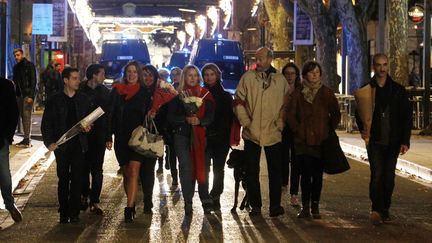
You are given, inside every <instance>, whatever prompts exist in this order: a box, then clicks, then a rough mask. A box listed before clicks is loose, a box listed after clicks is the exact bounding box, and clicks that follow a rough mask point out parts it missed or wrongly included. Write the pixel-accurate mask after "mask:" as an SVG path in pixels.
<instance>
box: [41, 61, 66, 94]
mask: <svg viewBox="0 0 432 243" xmlns="http://www.w3.org/2000/svg"><path fill="white" fill-rule="evenodd" d="M57 65H60V64H58V63H57V64H54V62H53V61H51V62H50V63H49V64H48V65H47V67H46V69H45V70H44V72H43V75H42V79H43V80H42V81H43V84H44V88H45V97H46V99H48V98H49V97H51V96H52V95H53V94H55V93H57V92H61V91H63V80H62V78H61V74H60V73H59V72H58V71H57V70H56V66H57Z"/></svg>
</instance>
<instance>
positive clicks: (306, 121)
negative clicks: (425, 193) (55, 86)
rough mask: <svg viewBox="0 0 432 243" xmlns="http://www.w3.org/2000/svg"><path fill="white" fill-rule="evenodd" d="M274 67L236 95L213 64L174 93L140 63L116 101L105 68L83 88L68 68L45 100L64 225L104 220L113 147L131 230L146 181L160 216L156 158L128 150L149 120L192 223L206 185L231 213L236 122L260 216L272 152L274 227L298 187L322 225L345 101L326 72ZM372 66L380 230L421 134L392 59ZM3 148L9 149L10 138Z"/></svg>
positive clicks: (205, 201)
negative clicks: (403, 161)
mask: <svg viewBox="0 0 432 243" xmlns="http://www.w3.org/2000/svg"><path fill="white" fill-rule="evenodd" d="M272 60H273V53H272V51H271V50H270V49H268V48H266V47H262V48H260V49H258V50H257V52H256V69H254V70H250V71H248V72H246V73H245V74H244V75H243V76H242V78H241V80H240V82H239V84H238V87H237V90H236V93H235V95H234V97H233V96H232V95H230V94H229V93H228V92H226V91H225V90H224V88H223V85H222V80H221V76H222V75H221V71H220V69H219V68H218V66H217V65H216V64H213V63H209V64H206V65H205V66H204V67H203V68H202V69H201V70H199V69H198V68H197V67H196V66H194V65H187V66H185V67H184V68H183V70H182V69H179V68H174V69H173V70H172V71H171V74H170V76H171V77H170V78H171V80H172V83H173V84H172V85H171V84H168V83H167V82H165V81H162V80H161V79H160V76H159V73H158V71H157V69H156V68H155V67H154V66H152V65H144V64H140V63H138V62H136V61H131V62H129V63H128V64H127V65H126V66H125V67H124V69H123V70H124V73H123V78H122V80H121V81H120V82H118V83H115V84H114V85H113V87H112V90H111V91H109V90H108V89H107V88H106V87H105V86H104V85H103V80H104V79H105V73H104V68H103V66H101V65H99V64H92V65H90V66H89V67H88V68H87V70H86V81H84V82H81V81H80V74H79V70H78V69H75V68H71V67H68V68H65V69H64V71H63V72H62V79H63V82H64V89H63V92H57V93H55V94H53V95H52V96H51V97H49V98H48V100H47V101H46V104H45V111H44V114H43V118H42V126H41V130H42V135H43V140H44V144H45V145H46V146H47V148H48V149H49V150H50V151H54V153H55V155H56V161H57V176H58V178H59V182H58V200H59V206H60V207H59V213H60V222H61V223H69V222H71V223H76V222H79V213H80V210H86V209H87V207H89V208H90V212H93V213H95V214H98V215H102V214H103V210H102V208H101V207H100V205H99V204H100V194H101V189H102V184H103V183H102V181H103V171H102V167H103V161H104V154H105V149H106V148H107V149H109V150H111V149H112V148H114V152H115V155H116V158H117V161H118V163H119V166H120V167H121V169H122V172H123V178H124V179H123V185H124V191H125V194H126V196H127V203H126V207H125V209H124V217H125V221H126V222H133V220H134V217H135V215H136V210H135V208H136V204H137V194H138V193H137V191H138V185H139V183H138V182H139V180H140V181H141V186H142V192H143V202H144V214H151V213H152V208H153V195H152V194H153V187H154V180H155V165H156V160H157V158H155V157H153V156H146V155H143V154H141V153H138V152H137V151H135V150H133V149H132V148H131V147H129V146H128V141H129V139H130V137H131V135H132V132H133V130H134V129H135V128H137V127H138V126H140V125H143V124H145V122H146V121H148V120H149V119H150V120H153V121H154V123H155V124H156V127H157V128H158V130H159V131H160V132H161V134H162V136H163V138H164V141H165V144H166V147H167V148H166V151H167V155H166V160H167V163H168V164H169V166H168V167H169V168H170V170H171V176H172V187H173V188H176V187H177V185H178V184H179V182H180V185H181V191H182V195H183V198H184V212H185V214H186V215H190V214H192V213H193V206H192V201H193V200H192V199H193V197H194V192H195V187H196V184H198V194H199V198H200V200H201V204H202V207H203V211H204V213H210V212H212V211H216V210H220V208H221V204H220V198H221V195H222V193H223V191H224V167H225V161H226V158H227V155H228V153H229V150H230V146H231V145H234V144H233V141H232V134H233V132H234V133H235V132H236V131H233V129H234V127H236V126H233V124H234V123H239V124H240V125H241V126H242V138H243V140H244V150H245V156H246V157H245V163H247V166H246V168H247V171H246V173H247V179H246V182H247V190H248V196H249V203H250V206H251V210H250V212H249V215H250V216H252V217H253V216H256V215H261V208H262V205H263V203H262V200H261V190H260V177H259V174H260V157H261V156H260V153H261V149H262V148H264V151H265V156H266V159H267V168H268V179H269V194H270V195H269V196H270V197H269V198H270V202H269V215H270V217H276V216H280V215H282V214H284V212H285V211H284V208H283V207H282V206H281V200H282V191H283V190H288V188H287V186H288V184H289V185H290V189H289V194H290V203H291V205H293V206H299V204H300V202H299V199H298V196H297V195H298V192H299V188H301V206H302V208H301V211H300V212H299V214H298V217H299V218H310V217H312V218H315V219H319V218H321V214H320V212H319V202H320V199H321V189H322V186H323V171H324V165H323V163H322V161H321V153H322V151H321V144H322V142H323V141H324V140H325V139H326V138H327V137H328V136H329V134H330V133H331V132H332V130H334V129H335V128H336V127H337V125H338V124H339V122H340V120H341V114H340V111H339V105H338V101H337V99H336V97H335V94H334V91H333V90H331V89H330V88H328V87H326V86H325V85H323V82H322V81H323V80H321V74H322V70H321V65H320V64H319V63H318V62H315V61H308V62H306V63H305V64H304V65H303V68H302V70H301V71H300V70H299V68H298V67H297V66H296V65H295V64H293V63H289V64H287V65H286V66H284V67H283V69H282V71H281V72H278V71H277V70H276V69H275V68H274V67H273V66H272V65H271V63H272ZM373 65H374V68H375V70H376V74H375V76H374V78H372V80H371V82H370V84H371V85H372V86H373V87H374V88H375V89H376V99H375V100H376V101H375V102H376V106H375V107H376V109H375V110H374V116H373V121H372V126H371V128H368V127H367V126H363V122H362V121H361V119H360V118H359V119H358V123H359V128H360V130H361V132H362V138H364V139H365V141H366V140H367V141H368V146H367V150H368V155H369V159H370V163H371V167H370V168H371V183H370V198H371V200H372V213H371V215H370V218H371V222H372V223H374V224H380V223H382V222H383V221H386V220H389V219H390V214H389V208H390V202H391V194H392V191H393V187H394V170H395V164H396V159H397V156H398V154H399V153H401V154H403V153H405V152H406V151H407V150H408V148H409V137H410V129H411V127H410V113H409V112H410V111H409V105H408V99H407V96H406V92H405V91H404V89H402V86H400V85H398V84H396V83H395V82H394V81H392V80H391V79H390V77H389V76H388V74H387V57H386V56H385V55H383V54H380V55H376V56H375V57H374V59H373ZM161 90H163V91H164V92H165V93H166V94H168V96H169V97H170V98H169V99H165V100H164V101H163V102H161V101H160V99H158V100H156V98H155V97H156V94H159V95H160V94H163V93H164V92H162V93H161ZM191 104H192V105H191ZM96 107H101V108H102V109H103V110H104V112H105V114H104V115H103V116H102V117H101V118H99V119H98V120H97V121H96V122H95V123H94V124H93V125H91V126H85V127H81V128H80V129H81V130H82V133H80V135H78V136H76V137H74V138H72V139H70V140H69V141H67V142H66V143H65V144H62V145H58V144H57V141H58V139H59V138H60V137H61V136H62V135H63V134H64V133H65V132H67V131H68V130H69V129H70V128H71V127H73V126H74V125H75V124H77V122H78V121H80V120H81V119H82V118H84V117H85V116H86V115H88V114H89V113H90V112H91V111H92V110H94V109H95V108H96ZM375 113H376V114H375ZM396 123H397V124H396ZM237 132H238V131H237ZM2 139H3V140H4V139H6V141H5V142H8V143H9V142H10V138H9V137H4V138H3V137H2ZM177 164H178V172H177ZM210 167H212V170H211V171H212V172H213V183H212V186H211V190H209V187H210V185H209V179H208V178H209V173H210ZM90 176H91V177H90ZM90 178H91V180H90ZM2 193H3V188H2ZM3 197H4V196H3ZM10 205H13V204H10ZM10 207H11V208H12V206H10Z"/></svg>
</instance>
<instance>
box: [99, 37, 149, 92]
mask: <svg viewBox="0 0 432 243" xmlns="http://www.w3.org/2000/svg"><path fill="white" fill-rule="evenodd" d="M132 60H136V61H139V62H140V63H143V64H148V63H150V55H149V51H148V48H147V44H146V43H145V41H144V40H142V39H121V40H105V41H104V42H103V43H102V54H101V57H100V64H102V65H103V66H104V67H105V76H106V80H105V83H106V84H107V85H110V84H112V82H114V81H115V80H118V79H119V78H121V75H122V69H123V67H124V66H125V65H126V64H127V63H128V62H129V61H132Z"/></svg>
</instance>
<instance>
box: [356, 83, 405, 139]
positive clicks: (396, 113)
mask: <svg viewBox="0 0 432 243" xmlns="http://www.w3.org/2000/svg"><path fill="white" fill-rule="evenodd" d="M386 82H388V85H390V87H389V88H390V89H391V94H390V100H389V102H388V105H389V108H390V110H389V120H390V140H389V141H390V145H395V146H400V145H402V144H403V145H408V146H409V145H410V137H411V128H412V108H411V105H410V103H409V100H408V93H407V91H406V90H405V87H403V86H402V85H400V84H398V83H396V82H395V81H393V80H392V79H391V77H390V76H388V77H387V81H386ZM370 85H371V86H372V87H376V86H377V82H376V80H375V77H373V78H372V79H371V81H370ZM356 121H357V126H358V128H359V130H360V131H363V127H364V126H363V123H362V121H361V119H360V116H359V115H358V113H356ZM380 123H381V115H380V114H379V112H378V111H377V109H375V111H374V114H373V118H372V126H371V134H370V141H371V142H376V141H380V140H381V138H380V136H381V131H380V126H379V124H380Z"/></svg>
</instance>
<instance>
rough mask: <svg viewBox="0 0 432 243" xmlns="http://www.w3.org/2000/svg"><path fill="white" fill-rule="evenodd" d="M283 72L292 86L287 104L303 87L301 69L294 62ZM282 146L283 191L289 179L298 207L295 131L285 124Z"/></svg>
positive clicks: (294, 201) (292, 198) (292, 203)
mask: <svg viewBox="0 0 432 243" xmlns="http://www.w3.org/2000/svg"><path fill="white" fill-rule="evenodd" d="M282 74H283V75H284V77H285V79H286V80H287V82H288V85H289V86H290V89H289V90H290V93H289V94H286V96H285V105H287V103H288V102H289V99H290V97H291V93H292V92H293V91H294V90H295V89H300V87H301V83H300V70H299V68H298V67H297V66H296V65H295V64H294V63H288V64H286V65H285V66H284V67H283V68H282ZM282 146H283V148H284V149H283V151H282V187H283V188H284V190H283V191H286V190H288V189H287V187H288V181H289V184H290V189H289V193H290V203H291V205H292V206H294V207H297V206H299V205H300V204H299V201H298V198H297V194H298V191H299V184H300V171H299V168H298V164H297V163H296V156H295V148H294V133H293V132H292V130H291V129H290V128H289V126H285V128H284V130H283V131H282ZM290 167H291V169H290ZM290 172H291V177H290Z"/></svg>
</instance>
